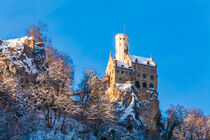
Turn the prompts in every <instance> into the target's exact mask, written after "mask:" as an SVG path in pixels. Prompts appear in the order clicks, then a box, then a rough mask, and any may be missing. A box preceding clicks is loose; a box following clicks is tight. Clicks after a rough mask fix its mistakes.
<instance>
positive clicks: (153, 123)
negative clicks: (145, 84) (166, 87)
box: [107, 82, 160, 135]
mask: <svg viewBox="0 0 210 140" xmlns="http://www.w3.org/2000/svg"><path fill="white" fill-rule="evenodd" d="M107 95H108V97H109V99H110V101H111V102H115V103H117V107H118V108H119V110H120V119H119V122H121V123H122V124H123V125H125V126H126V127H128V128H129V129H133V128H134V129H143V130H146V132H148V133H149V134H154V135H158V133H159V129H158V123H159V121H160V111H159V101H158V98H157V93H155V92H154V91H152V90H145V91H144V92H142V93H140V91H139V90H138V89H137V88H136V87H135V86H134V85H133V84H132V83H130V82H126V83H125V84H113V85H112V86H111V87H110V88H109V89H108V91H107Z"/></svg>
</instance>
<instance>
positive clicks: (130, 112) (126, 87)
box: [116, 83, 142, 125]
mask: <svg viewBox="0 0 210 140" xmlns="http://www.w3.org/2000/svg"><path fill="white" fill-rule="evenodd" d="M116 85H117V86H118V88H119V89H120V90H121V91H131V92H132V93H131V98H132V100H131V102H130V104H129V106H128V107H125V106H124V105H123V103H121V102H118V105H119V106H120V107H121V109H120V110H122V111H123V113H122V116H121V117H120V119H119V121H123V120H124V119H126V118H127V117H128V116H132V118H133V119H134V120H135V122H136V123H137V124H138V125H141V124H142V119H141V117H140V116H139V118H136V117H135V116H136V115H135V112H134V107H135V105H136V106H137V107H139V102H138V98H137V96H136V94H135V93H134V92H133V89H132V87H134V85H133V84H119V83H117V84H116ZM135 101H137V102H135Z"/></svg>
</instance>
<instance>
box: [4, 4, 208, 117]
mask: <svg viewBox="0 0 210 140" xmlns="http://www.w3.org/2000/svg"><path fill="white" fill-rule="evenodd" d="M0 7H1V8H0V38H1V39H9V38H15V37H21V36H24V35H25V31H26V29H27V27H29V26H30V25H31V24H37V23H38V22H39V21H42V22H44V23H46V24H48V26H49V29H48V30H49V31H48V36H49V37H50V38H51V39H52V43H53V46H54V47H55V48H57V49H58V50H59V51H61V52H64V53H66V54H68V55H70V56H71V57H72V59H73V62H74V65H75V70H76V71H75V80H76V83H78V81H79V79H80V77H81V75H82V74H81V72H82V71H83V69H84V68H88V67H92V68H95V69H96V70H97V71H98V73H100V74H101V75H104V73H105V68H106V64H107V61H108V58H109V52H110V51H111V52H112V53H114V47H115V46H114V36H115V34H117V33H121V32H124V27H123V26H124V23H125V27H126V28H125V33H127V34H128V35H129V39H130V42H129V47H130V48H129V51H130V53H131V54H135V55H139V56H144V57H150V56H151V55H152V57H153V58H154V60H155V61H156V63H157V64H158V92H159V99H160V109H161V111H163V112H164V111H165V110H166V109H168V108H169V106H170V105H171V104H174V105H176V104H181V105H184V106H185V107H200V108H201V109H202V110H203V111H204V113H205V114H206V115H210V1H209V0H144V1H143V0H131V1H126V0H100V1H99V0H89V1H86V0H33V1H32V0H18V1H17V0H0Z"/></svg>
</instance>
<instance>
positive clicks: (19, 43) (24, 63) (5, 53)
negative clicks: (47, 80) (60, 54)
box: [0, 36, 43, 74]
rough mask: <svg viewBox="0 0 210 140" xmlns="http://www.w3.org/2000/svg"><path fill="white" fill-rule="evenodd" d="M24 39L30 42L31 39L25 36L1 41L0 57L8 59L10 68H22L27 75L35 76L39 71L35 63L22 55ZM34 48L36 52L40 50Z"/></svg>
mask: <svg viewBox="0 0 210 140" xmlns="http://www.w3.org/2000/svg"><path fill="white" fill-rule="evenodd" d="M25 39H28V40H31V39H32V37H27V36H25V37H22V38H17V39H10V40H2V41H3V43H2V44H1V45H0V51H1V52H2V56H1V57H6V59H9V60H10V62H11V64H12V66H16V67H22V68H24V70H25V72H27V73H29V74H36V73H38V72H39V71H38V69H37V68H36V65H35V63H33V59H32V58H28V57H27V55H26V54H25V53H24V41H25ZM35 47H36V46H35ZM36 48H37V50H39V49H40V48H38V47H36ZM35 50H36V49H35ZM38 57H43V56H38ZM23 58H24V59H23ZM22 59H23V60H22Z"/></svg>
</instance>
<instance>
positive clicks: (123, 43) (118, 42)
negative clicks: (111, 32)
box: [115, 34, 128, 62]
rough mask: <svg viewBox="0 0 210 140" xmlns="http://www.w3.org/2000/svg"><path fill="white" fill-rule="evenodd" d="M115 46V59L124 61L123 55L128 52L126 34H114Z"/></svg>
mask: <svg viewBox="0 0 210 140" xmlns="http://www.w3.org/2000/svg"><path fill="white" fill-rule="evenodd" d="M115 48H116V50H115V56H116V60H119V61H122V62H124V59H125V56H126V55H127V54H128V35H127V34H117V35H116V36H115Z"/></svg>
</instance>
